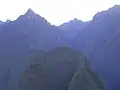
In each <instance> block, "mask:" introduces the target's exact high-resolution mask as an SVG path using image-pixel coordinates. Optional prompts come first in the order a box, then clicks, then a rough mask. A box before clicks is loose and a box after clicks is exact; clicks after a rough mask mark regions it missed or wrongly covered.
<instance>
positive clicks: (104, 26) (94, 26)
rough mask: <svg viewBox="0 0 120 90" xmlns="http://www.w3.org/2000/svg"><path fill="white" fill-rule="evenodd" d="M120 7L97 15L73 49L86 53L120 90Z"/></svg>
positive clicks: (111, 86)
mask: <svg viewBox="0 0 120 90" xmlns="http://www.w3.org/2000/svg"><path fill="white" fill-rule="evenodd" d="M119 38H120V6H119V5H115V6H114V7H112V8H110V9H108V10H107V11H102V12H99V13H97V14H96V15H95V16H94V17H93V20H92V21H90V22H89V24H88V25H87V26H86V27H85V28H84V29H82V30H81V32H80V33H79V34H78V35H77V36H76V37H75V38H73V42H72V47H73V48H76V49H77V50H80V51H82V52H84V53H85V54H86V55H87V56H88V57H89V58H90V60H91V62H92V64H93V65H94V66H95V69H97V70H98V71H99V72H100V73H101V75H102V76H103V77H104V79H105V80H106V81H107V83H108V90H119V89H120V80H119V79H120V71H119V68H120V65H119V64H120V42H119Z"/></svg>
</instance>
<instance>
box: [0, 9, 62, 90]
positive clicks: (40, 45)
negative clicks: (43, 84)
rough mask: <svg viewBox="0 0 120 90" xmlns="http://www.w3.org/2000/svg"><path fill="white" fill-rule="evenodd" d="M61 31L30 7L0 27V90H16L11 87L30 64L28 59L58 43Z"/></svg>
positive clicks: (15, 84) (59, 42) (59, 43)
mask: <svg viewBox="0 0 120 90" xmlns="http://www.w3.org/2000/svg"><path fill="white" fill-rule="evenodd" d="M61 33H62V32H61V31H60V30H59V28H57V27H55V26H52V25H50V23H48V22H47V21H46V20H45V19H44V18H43V17H41V16H39V15H38V14H36V13H34V12H33V11H32V10H31V9H29V10H28V11H27V12H26V13H25V14H24V15H21V16H20V17H19V18H18V19H17V20H15V21H10V22H8V23H6V24H5V25H3V26H2V28H0V71H1V74H0V90H16V89H13V87H14V88H15V86H17V84H18V81H19V77H20V75H21V72H22V71H23V70H24V69H25V68H26V67H27V65H29V63H30V60H29V58H31V57H34V56H35V55H36V54H37V53H39V52H42V51H44V50H48V49H51V48H53V47H56V46H58V45H59V46H61ZM8 72H9V75H7V74H8ZM7 78H9V79H7ZM6 79H7V80H8V81H5V80H6ZM8 82H9V83H8Z"/></svg>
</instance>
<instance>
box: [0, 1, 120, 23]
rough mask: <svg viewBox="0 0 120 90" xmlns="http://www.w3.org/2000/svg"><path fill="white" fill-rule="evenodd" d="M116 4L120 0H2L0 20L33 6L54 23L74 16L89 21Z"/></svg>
mask: <svg viewBox="0 0 120 90" xmlns="http://www.w3.org/2000/svg"><path fill="white" fill-rule="evenodd" d="M115 4H117V5H119V4H120V0H0V20H2V21H6V20H7V19H10V20H15V19H17V18H18V17H19V16H20V15H22V14H24V13H25V12H26V11H27V10H28V9H29V8H31V9H32V10H33V11H34V12H35V13H37V14H39V15H40V16H42V17H44V18H45V19H47V20H48V22H50V23H51V24H54V25H60V24H62V23H64V22H68V21H69V20H72V19H74V18H78V19H80V20H83V21H89V20H91V19H92V17H93V16H94V15H95V14H96V13H97V12H100V11H103V10H107V9H108V8H110V7H112V6H114V5H115Z"/></svg>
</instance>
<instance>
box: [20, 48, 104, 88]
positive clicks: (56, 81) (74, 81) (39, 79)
mask: <svg viewBox="0 0 120 90" xmlns="http://www.w3.org/2000/svg"><path fill="white" fill-rule="evenodd" d="M19 88H20V90H105V87H104V85H103V83H102V81H101V80H100V77H99V76H98V75H97V74H95V73H94V72H93V71H92V69H91V67H90V65H89V63H88V61H87V59H86V58H85V57H84V56H83V55H82V54H81V53H80V52H78V51H76V50H73V49H70V48H67V47H58V48H55V49H52V50H49V51H47V52H44V53H42V54H41V55H39V56H38V57H36V58H35V59H33V64H31V65H30V66H29V68H28V69H27V70H26V71H25V72H24V73H23V75H22V78H21V82H20V86H19Z"/></svg>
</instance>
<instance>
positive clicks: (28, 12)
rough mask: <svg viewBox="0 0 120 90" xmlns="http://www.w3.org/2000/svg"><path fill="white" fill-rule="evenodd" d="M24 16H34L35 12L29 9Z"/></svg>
mask: <svg viewBox="0 0 120 90" xmlns="http://www.w3.org/2000/svg"><path fill="white" fill-rule="evenodd" d="M26 15H30V16H31V15H36V14H35V12H34V11H33V10H32V9H31V8H30V9H28V11H27V12H26Z"/></svg>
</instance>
